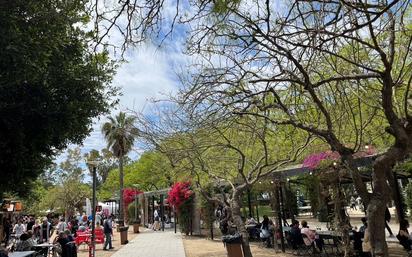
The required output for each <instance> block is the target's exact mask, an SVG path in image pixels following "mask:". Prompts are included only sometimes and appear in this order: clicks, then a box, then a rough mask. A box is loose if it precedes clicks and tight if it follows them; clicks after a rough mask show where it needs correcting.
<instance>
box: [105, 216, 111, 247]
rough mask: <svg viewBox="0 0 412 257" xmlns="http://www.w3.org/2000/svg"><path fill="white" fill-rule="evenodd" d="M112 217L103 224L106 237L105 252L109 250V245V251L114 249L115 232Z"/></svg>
mask: <svg viewBox="0 0 412 257" xmlns="http://www.w3.org/2000/svg"><path fill="white" fill-rule="evenodd" d="M112 222H113V221H112V216H110V217H109V218H108V219H105V220H104V222H103V232H104V236H105V240H104V246H103V250H105V251H106V250H107V245H109V249H113V247H112V232H113V225H112Z"/></svg>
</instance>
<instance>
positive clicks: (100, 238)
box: [94, 229, 104, 244]
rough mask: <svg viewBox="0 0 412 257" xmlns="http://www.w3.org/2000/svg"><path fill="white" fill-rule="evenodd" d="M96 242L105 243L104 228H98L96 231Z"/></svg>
mask: <svg viewBox="0 0 412 257" xmlns="http://www.w3.org/2000/svg"><path fill="white" fill-rule="evenodd" d="M94 236H95V242H96V244H104V233H103V229H96V230H95V231H94Z"/></svg>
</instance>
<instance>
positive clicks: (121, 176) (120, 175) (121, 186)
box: [119, 155, 124, 227]
mask: <svg viewBox="0 0 412 257" xmlns="http://www.w3.org/2000/svg"><path fill="white" fill-rule="evenodd" d="M119 181H120V192H119V193H120V197H119V226H121V227H123V226H124V207H123V205H124V202H123V155H120V156H119Z"/></svg>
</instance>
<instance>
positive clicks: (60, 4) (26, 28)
mask: <svg viewBox="0 0 412 257" xmlns="http://www.w3.org/2000/svg"><path fill="white" fill-rule="evenodd" d="M84 3H85V2H84V1H80V0H74V1H58V0H29V1H26V0H16V1H2V2H1V3H0V24H2V26H0V34H1V35H2V36H1V37H0V117H1V118H0V166H1V167H2V174H4V175H5V176H7V177H8V180H2V181H1V182H0V194H1V193H2V192H3V191H6V190H14V191H16V192H18V193H19V191H20V189H19V188H18V187H16V186H15V185H16V184H21V183H23V182H24V181H32V180H34V179H35V178H36V177H37V176H38V175H39V174H40V173H42V171H43V170H44V169H45V167H46V166H47V165H48V164H50V163H51V160H52V159H53V157H54V156H55V155H56V153H57V152H58V151H59V150H62V149H64V148H65V147H67V145H68V144H70V143H75V144H79V143H81V142H82V141H83V139H84V138H85V137H86V136H87V135H88V134H89V133H90V131H91V123H92V118H93V117H96V116H98V115H100V114H103V113H107V112H108V109H109V107H110V106H111V105H112V103H113V101H112V97H114V96H115V95H116V94H117V91H116V89H115V88H113V87H112V86H110V85H109V84H108V83H110V82H111V78H112V76H113V73H114V66H113V63H110V62H109V59H108V56H107V53H104V52H103V53H98V54H95V53H93V52H91V51H90V50H89V48H88V46H87V41H86V37H87V36H86V34H85V33H84V32H83V31H82V30H81V29H79V24H81V23H82V21H85V20H84V19H85V15H86V12H85V6H84Z"/></svg>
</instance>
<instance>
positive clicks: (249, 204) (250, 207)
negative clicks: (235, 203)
mask: <svg viewBox="0 0 412 257" xmlns="http://www.w3.org/2000/svg"><path fill="white" fill-rule="evenodd" d="M247 204H248V207H249V217H253V210H252V202H251V200H250V189H249V188H248V189H247Z"/></svg>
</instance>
